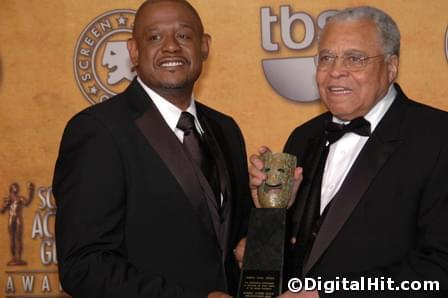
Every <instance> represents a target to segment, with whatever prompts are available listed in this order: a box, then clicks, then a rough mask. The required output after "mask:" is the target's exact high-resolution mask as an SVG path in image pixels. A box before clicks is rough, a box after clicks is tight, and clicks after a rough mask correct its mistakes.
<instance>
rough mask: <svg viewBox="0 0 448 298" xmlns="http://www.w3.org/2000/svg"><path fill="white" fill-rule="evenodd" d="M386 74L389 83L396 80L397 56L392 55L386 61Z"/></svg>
mask: <svg viewBox="0 0 448 298" xmlns="http://www.w3.org/2000/svg"><path fill="white" fill-rule="evenodd" d="M387 73H388V79H389V83H392V82H394V81H395V80H396V78H397V76H398V56H397V55H392V56H390V57H389V58H388V59H387Z"/></svg>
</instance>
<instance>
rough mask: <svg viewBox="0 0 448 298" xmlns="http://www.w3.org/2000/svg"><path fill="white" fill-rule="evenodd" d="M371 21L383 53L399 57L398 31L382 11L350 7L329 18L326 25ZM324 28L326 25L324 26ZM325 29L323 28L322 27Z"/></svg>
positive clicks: (369, 7) (392, 21)
mask: <svg viewBox="0 0 448 298" xmlns="http://www.w3.org/2000/svg"><path fill="white" fill-rule="evenodd" d="M359 20H371V21H372V22H373V23H374V24H375V26H376V29H377V31H378V34H379V37H380V39H381V41H382V46H383V51H384V53H386V54H389V55H397V57H399V55H400V30H399V29H398V26H397V24H396V23H395V21H394V20H393V19H392V18H391V17H390V16H389V15H388V14H387V13H385V12H384V11H382V10H379V9H378V8H375V7H371V6H359V7H350V8H346V9H344V10H341V11H339V12H338V13H336V14H335V15H333V16H331V17H330V18H329V19H328V21H327V24H329V23H332V22H338V21H359ZM325 26H326V25H325ZM324 28H325V27H324Z"/></svg>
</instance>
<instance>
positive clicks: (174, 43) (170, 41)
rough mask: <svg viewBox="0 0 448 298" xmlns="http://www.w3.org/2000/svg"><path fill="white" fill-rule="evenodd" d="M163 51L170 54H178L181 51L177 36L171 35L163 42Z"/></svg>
mask: <svg viewBox="0 0 448 298" xmlns="http://www.w3.org/2000/svg"><path fill="white" fill-rule="evenodd" d="M163 50H164V51H168V52H177V51H179V50H180V45H179V41H178V40H177V38H176V36H174V35H172V36H171V35H169V36H167V37H166V38H165V40H164V41H163Z"/></svg>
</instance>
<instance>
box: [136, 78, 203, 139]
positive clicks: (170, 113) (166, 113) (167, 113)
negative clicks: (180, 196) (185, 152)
mask: <svg viewBox="0 0 448 298" xmlns="http://www.w3.org/2000/svg"><path fill="white" fill-rule="evenodd" d="M137 81H138V82H139V83H140V85H141V86H142V88H143V89H144V90H145V92H146V93H147V94H148V96H149V97H150V98H151V100H152V102H153V103H154V104H155V106H156V107H157V109H158V110H159V112H160V114H162V117H163V119H164V120H165V122H166V124H168V126H169V128H170V129H171V130H172V131H173V132H174V134H175V135H176V137H177V138H178V139H179V141H181V143H183V140H184V132H183V130H181V129H179V128H177V127H176V126H177V123H178V122H179V119H180V114H182V110H181V109H179V108H178V107H177V106H175V105H173V104H172V103H171V102H169V101H168V100H166V99H165V98H163V97H162V96H160V95H159V94H157V93H156V92H155V91H154V90H152V89H151V88H149V87H148V86H146V84H145V83H143V82H142V80H141V79H140V77H137ZM185 112H188V113H190V114H192V115H193V116H194V124H195V126H196V129H197V131H198V132H199V134H200V135H202V134H203V133H204V130H203V129H202V126H201V124H200V123H199V120H198V117H197V112H196V104H195V99H194V96H193V94H192V95H191V102H190V105H189V106H188V108H187V109H186V110H185Z"/></svg>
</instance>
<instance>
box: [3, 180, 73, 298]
mask: <svg viewBox="0 0 448 298" xmlns="http://www.w3.org/2000/svg"><path fill="white" fill-rule="evenodd" d="M35 196H36V187H35V185H34V184H33V183H31V182H30V183H28V184H27V186H26V190H22V188H21V187H20V185H19V183H17V182H13V183H11V184H10V186H9V189H8V192H7V195H6V196H5V197H4V199H3V202H2V205H1V208H0V211H1V213H2V214H6V215H7V217H8V220H7V226H8V234H9V258H8V261H7V262H6V266H7V270H6V271H5V277H4V279H2V280H3V281H4V282H5V285H4V291H5V292H4V294H5V296H4V297H31V296H21V295H35V294H38V296H32V297H69V296H67V295H66V294H65V293H64V291H63V290H62V288H61V286H60V284H59V280H58V274H57V267H56V266H57V256H56V245H55V236H54V216H55V214H56V204H55V202H54V197H53V195H52V188H51V187H46V186H41V187H38V188H37V198H38V200H39V206H38V207H37V209H36V210H35V212H34V217H33V219H32V220H31V218H29V217H28V216H24V212H25V210H26V209H30V205H31V203H32V202H33V201H34V200H35ZM28 227H31V228H30V229H28ZM28 230H30V231H31V233H30V234H28V235H27V234H24V231H28ZM24 236H25V237H24ZM24 238H25V240H31V241H24ZM36 240H37V242H36ZM25 244H26V245H25ZM30 248H31V249H30ZM33 248H34V249H35V252H34V253H33ZM24 255H26V256H28V258H24ZM32 255H36V256H38V259H36V258H34V259H33V258H31V257H30V256H32ZM25 259H26V260H25ZM39 261H40V263H39ZM55 294H56V295H57V296H54V295H55Z"/></svg>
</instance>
